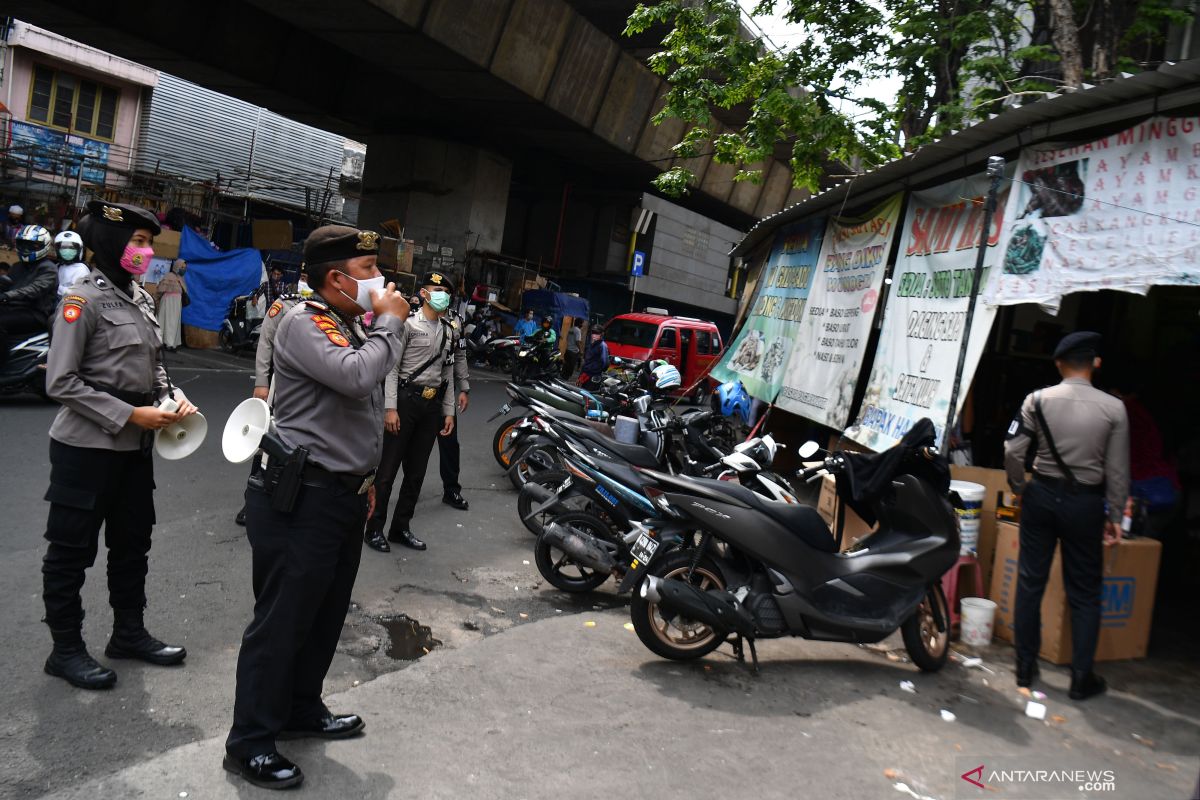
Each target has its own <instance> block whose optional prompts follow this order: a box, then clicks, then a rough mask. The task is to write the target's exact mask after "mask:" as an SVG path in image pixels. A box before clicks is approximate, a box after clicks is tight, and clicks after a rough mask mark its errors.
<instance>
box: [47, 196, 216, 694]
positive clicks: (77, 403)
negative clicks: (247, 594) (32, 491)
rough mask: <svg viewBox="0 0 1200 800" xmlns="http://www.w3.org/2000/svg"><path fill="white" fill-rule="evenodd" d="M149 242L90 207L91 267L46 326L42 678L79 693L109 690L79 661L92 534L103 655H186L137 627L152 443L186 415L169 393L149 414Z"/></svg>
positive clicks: (167, 658)
mask: <svg viewBox="0 0 1200 800" xmlns="http://www.w3.org/2000/svg"><path fill="white" fill-rule="evenodd" d="M158 231H159V225H158V221H157V220H156V219H155V218H154V215H153V214H151V213H150V212H148V211H146V210H144V209H141V208H137V207H136V206H127V205H117V204H115V203H102V202H100V201H98V200H96V201H92V202H91V203H89V204H88V213H87V215H86V216H84V217H83V219H82V220H80V222H79V232H80V235H81V236H82V237H83V241H84V243H85V244H86V245H87V246H88V247H89V248H90V249H91V250H92V251H93V252H94V253H95V265H96V267H95V269H93V270H92V271H91V273H90V274H89V275H88V276H87V277H85V278H82V279H81V280H79V281H78V282H76V283H75V284H74V286H72V287H71V290H70V291H69V292H68V293H67V294H66V295H65V296H64V297H63V299H62V303H61V304H60V306H59V308H58V311H57V312H56V313H55V316H54V331H53V333H54V337H53V342H54V343H53V346H52V347H51V348H50V355H49V359H48V363H47V367H46V391H47V394H49V395H50V397H52V398H54V399H55V400H57V401H58V402H59V403H61V404H62V408H61V409H59V412H58V415H57V416H56V417H55V418H54V423H53V425H51V426H50V489H49V490H48V491H47V492H46V499H47V500H49V501H50V514H49V518H48V519H47V522H46V539H47V540H48V541H49V545H48V546H47V548H46V557H45V558H44V559H43V561H42V585H43V598H44V600H45V603H46V624H47V625H49V626H50V635H51V636H52V637H53V639H54V650H53V652H52V653H51V654H50V658H48V659H47V660H46V672H47V673H48V674H50V675H54V676H56V677H59V678H63V679H64V680H66V681H68V682H69V683H71V684H73V685H75V686H78V687H80V688H83V689H107V688H109V687H111V686H113V685H114V684H115V683H116V682H117V675H116V673H115V672H113V671H112V670H111V669H108V668H106V667H103V666H101V665H100V664H98V663H96V661H95V660H93V659H92V657H91V656H90V655H89V654H88V651H87V648H86V647H85V646H84V643H83V636H82V633H81V631H82V625H83V604H82V602H81V601H80V597H79V592H80V589H82V588H83V581H84V572H85V571H86V570H87V568H88V567H90V566H92V564H93V563H95V560H96V553H97V549H98V544H99V538H100V527H101V526H103V527H104V542H105V544H106V545H107V547H108V598H109V603H110V604H111V605H112V608H113V617H114V622H113V632H112V637H111V638H110V639H109V641H108V646H107V647H106V648H105V651H104V652H105V655H107V656H108V657H109V658H136V659H141V660H142V661H147V662H149V663H151V664H159V665H162V666H168V665H172V664H178V663H180V662H181V661H183V659H184V658H185V657H186V655H187V652H186V651H185V650H184V649H183V648H182V647H173V646H170V645H165V644H163V643H162V642H160V641H159V640H158V639H155V638H154V637H153V636H151V635H150V634H149V633H148V632H147V631H146V628H145V626H144V624H143V619H142V611H143V609H144V608H145V607H146V569H147V555H148V554H149V552H150V533H151V529H152V528H153V526H154V498H153V490H154V462H153V460H152V454H151V448H152V445H153V441H154V439H153V436H154V434H153V432H154V431H156V430H161V429H162V428H165V427H166V426H167V425H170V424H171V423H173V422H176V421H178V420H180V419H182V418H183V417H185V416H187V415H189V414H194V413H195V412H196V407H195V406H194V405H192V404H191V403H189V402H188V400H187V398H186V397H184V396H183V393H182V392H181V391H179V390H178V389H174V390H173V396H174V398H175V400H176V402H178V403H179V409H178V410H177V411H176V412H173V413H168V412H166V411H162V410H161V409H159V408H157V407H156V406H155V404H156V403H157V402H158V401H159V400H160V399H162V398H163V397H164V396H165V395H166V394H167V393H168V387H169V381H168V380H167V374H166V371H165V370H164V368H163V364H162V355H161V353H162V337H161V335H160V334H159V330H158V322H157V321H156V320H155V318H154V311H153V309H154V301H153V300H152V299H151V298H150V295H149V294H148V293H147V292H146V291H145V290H144V289H143V288H142V287H141V286H140V285H139V284H138V283H137V282H136V281H134V279H133V278H134V275H140V274H142V273H144V272H145V271H146V269H147V267H149V265H150V259H151V257H152V256H153V254H154V251H153V249H151V247H150V243H151V240H152V238H153V235H154V234H156V233H158Z"/></svg>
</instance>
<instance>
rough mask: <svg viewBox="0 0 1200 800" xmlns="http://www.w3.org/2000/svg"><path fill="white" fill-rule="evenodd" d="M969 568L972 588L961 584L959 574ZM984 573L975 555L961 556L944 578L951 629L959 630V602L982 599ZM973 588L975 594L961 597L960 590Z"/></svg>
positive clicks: (943, 584) (944, 590)
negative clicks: (963, 598)
mask: <svg viewBox="0 0 1200 800" xmlns="http://www.w3.org/2000/svg"><path fill="white" fill-rule="evenodd" d="M967 567H969V568H970V569H971V575H970V576H969V579H970V581H971V586H970V587H967V586H965V585H962V584H960V583H959V578H958V574H959V572H961V571H962V570H963V568H967ZM982 584H983V573H982V571H981V570H980V569H979V559H978V558H976V557H975V556H973V555H960V556H959V557H958V561H957V562H956V563H955V564H954V566H953V567H951V568H950V570H949V571H948V572H947V573H946V574H945V575H943V576H942V592H943V593H945V595H946V605H948V606H949V607H950V627H951V628H957V627H958V621H959V616H960V614H959V611H958V601H959V600H960V599H961V598H962V597H980V596H982V594H983V586H982ZM960 586H961V587H962V588H972V590H973V591H974V592H975V593H974V594H968V595H960V594H959V591H958V590H959V588H960Z"/></svg>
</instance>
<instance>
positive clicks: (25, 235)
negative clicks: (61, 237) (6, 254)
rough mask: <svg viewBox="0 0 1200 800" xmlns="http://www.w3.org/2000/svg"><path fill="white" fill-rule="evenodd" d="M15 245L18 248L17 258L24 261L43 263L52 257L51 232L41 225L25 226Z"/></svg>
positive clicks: (17, 236)
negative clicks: (43, 260) (47, 257)
mask: <svg viewBox="0 0 1200 800" xmlns="http://www.w3.org/2000/svg"><path fill="white" fill-rule="evenodd" d="M13 244H14V245H15V246H16V250H17V257H18V258H20V259H21V260H22V261H26V262H34V261H41V260H42V259H43V258H45V257H46V256H48V255H50V231H48V230H46V229H45V228H43V227H42V226H41V225H23V226H22V227H21V230H19V231H17V235H16V236H15V237H14V240H13Z"/></svg>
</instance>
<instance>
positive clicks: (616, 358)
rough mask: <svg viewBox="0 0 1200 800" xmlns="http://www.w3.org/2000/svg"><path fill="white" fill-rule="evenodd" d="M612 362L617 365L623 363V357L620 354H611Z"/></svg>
mask: <svg viewBox="0 0 1200 800" xmlns="http://www.w3.org/2000/svg"><path fill="white" fill-rule="evenodd" d="M612 363H613V364H615V365H616V366H618V367H619V366H621V365H622V364H624V363H625V359H623V358H621V357H620V356H613V357H612Z"/></svg>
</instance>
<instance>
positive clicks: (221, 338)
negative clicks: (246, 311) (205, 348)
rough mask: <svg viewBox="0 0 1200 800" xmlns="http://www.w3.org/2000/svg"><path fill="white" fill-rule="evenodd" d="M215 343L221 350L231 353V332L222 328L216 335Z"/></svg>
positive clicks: (232, 347)
mask: <svg viewBox="0 0 1200 800" xmlns="http://www.w3.org/2000/svg"><path fill="white" fill-rule="evenodd" d="M217 343H218V344H219V345H220V346H221V350H223V351H224V352H226V353H232V352H233V351H234V349H235V345H234V343H233V334H232V333H230V332H229V331H227V330H222V331H221V333H220V334H219V335H218V336H217Z"/></svg>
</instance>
